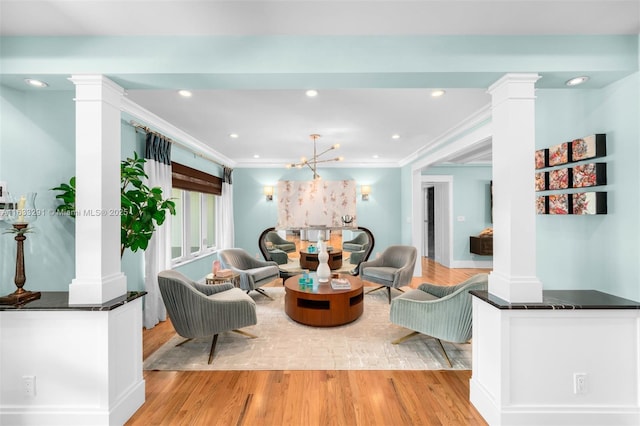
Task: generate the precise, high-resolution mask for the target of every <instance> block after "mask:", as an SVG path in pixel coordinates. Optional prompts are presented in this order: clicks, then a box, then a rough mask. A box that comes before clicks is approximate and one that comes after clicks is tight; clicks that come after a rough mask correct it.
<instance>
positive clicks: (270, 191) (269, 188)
mask: <svg viewBox="0 0 640 426" xmlns="http://www.w3.org/2000/svg"><path fill="white" fill-rule="evenodd" d="M263 191H264V195H266V197H267V201H273V186H265V187H264V189H263Z"/></svg>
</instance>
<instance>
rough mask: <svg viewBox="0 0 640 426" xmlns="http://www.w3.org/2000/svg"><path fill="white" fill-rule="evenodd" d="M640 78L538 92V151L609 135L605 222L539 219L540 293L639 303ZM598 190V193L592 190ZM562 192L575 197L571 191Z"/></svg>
mask: <svg viewBox="0 0 640 426" xmlns="http://www.w3.org/2000/svg"><path fill="white" fill-rule="evenodd" d="M639 103H640V76H639V74H638V73H636V74H634V75H632V76H629V77H627V78H625V79H623V80H621V81H619V82H616V83H614V84H612V85H610V86H608V87H605V88H603V89H601V90H567V89H565V90H553V89H547V90H538V91H537V100H536V148H538V149H540V148H546V147H549V146H551V145H555V144H558V143H561V142H565V141H570V140H573V139H576V138H579V137H582V136H587V135H590V134H594V133H606V135H607V156H606V157H605V158H603V159H599V160H598V161H604V162H606V163H607V185H606V186H603V187H598V188H597V190H599V191H600V190H604V191H606V192H607V194H608V214H606V215H594V216H570V215H569V216H553V215H539V216H537V223H536V226H537V244H536V246H537V265H538V267H537V269H538V276H539V278H540V280H541V281H542V283H543V286H544V288H545V289H564V288H571V289H577V288H580V289H596V290H601V291H605V292H608V293H613V294H616V295H618V296H622V297H627V298H630V299H634V300H640V285H638V282H639V278H638V265H639V264H640V248H639V244H638V242H639V236H640V227H639V223H640V220H639V219H640V214H639V212H640V190H639V189H638V188H639V183H640V173H639V171H638V170H639V166H638V164H640V131H639V124H638V123H639V119H638V117H640V106H639ZM594 190H595V188H594ZM567 192H573V191H571V190H568V191H567Z"/></svg>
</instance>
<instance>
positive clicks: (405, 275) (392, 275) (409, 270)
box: [360, 245, 418, 303]
mask: <svg viewBox="0 0 640 426" xmlns="http://www.w3.org/2000/svg"><path fill="white" fill-rule="evenodd" d="M417 256H418V252H417V250H416V248H415V247H413V246H402V245H396V246H389V247H387V249H386V250H385V251H383V252H382V254H381V255H380V256H379V257H378V258H376V259H374V260H369V261H367V262H362V263H361V264H360V279H362V280H363V281H369V282H372V283H375V284H379V287H376V288H374V289H373V290H369V291H368V292H367V293H371V292H373V291H376V290H380V289H382V288H385V287H386V289H387V295H388V298H389V303H391V288H395V289H398V290H400V291H402V289H400V287H402V286H405V285H408V284H411V277H413V270H414V268H415V266H416V258H417Z"/></svg>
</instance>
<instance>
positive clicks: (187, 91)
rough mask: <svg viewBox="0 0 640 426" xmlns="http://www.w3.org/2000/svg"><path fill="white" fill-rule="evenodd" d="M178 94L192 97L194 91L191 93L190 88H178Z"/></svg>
mask: <svg viewBox="0 0 640 426" xmlns="http://www.w3.org/2000/svg"><path fill="white" fill-rule="evenodd" d="M178 94H179V95H180V96H182V97H183V98H190V97H191V96H193V93H191V91H189V90H178Z"/></svg>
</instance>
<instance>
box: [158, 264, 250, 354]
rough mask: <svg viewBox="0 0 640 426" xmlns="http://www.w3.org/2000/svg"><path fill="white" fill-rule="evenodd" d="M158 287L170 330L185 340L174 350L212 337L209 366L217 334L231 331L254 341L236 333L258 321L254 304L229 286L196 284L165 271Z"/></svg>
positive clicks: (161, 275)
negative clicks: (196, 340) (167, 315)
mask: <svg viewBox="0 0 640 426" xmlns="http://www.w3.org/2000/svg"><path fill="white" fill-rule="evenodd" d="M158 285H159V287H160V294H161V295H162V300H163V301H164V305H165V306H166V307H167V313H168V314H169V318H171V323H172V324H173V328H174V329H175V330H176V333H178V334H179V335H180V336H182V337H185V338H186V339H187V340H185V341H183V342H181V343H179V344H178V346H180V345H182V344H184V343H186V342H188V341H190V340H192V339H195V338H199V337H209V336H213V341H212V342H211V350H210V352H209V364H211V361H212V360H213V352H214V350H215V348H216V342H217V341H218V334H219V333H221V332H223V331H235V332H237V333H240V334H244V335H246V336H249V337H252V338H253V337H256V336H254V335H252V334H249V333H247V332H244V331H240V330H238V328H241V327H246V326H249V325H254V324H256V323H257V322H258V320H257V317H256V303H255V301H254V300H253V299H252V298H251V297H249V296H247V295H246V294H245V293H244V292H243V291H242V290H240V289H239V288H234V286H233V284H231V283H224V284H215V285H206V284H198V283H196V282H194V281H191V280H190V279H189V278H187V277H185V276H184V275H182V274H181V273H179V272H176V271H171V270H167V271H162V272H160V273H159V274H158Z"/></svg>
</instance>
